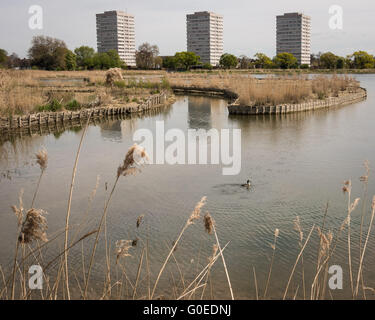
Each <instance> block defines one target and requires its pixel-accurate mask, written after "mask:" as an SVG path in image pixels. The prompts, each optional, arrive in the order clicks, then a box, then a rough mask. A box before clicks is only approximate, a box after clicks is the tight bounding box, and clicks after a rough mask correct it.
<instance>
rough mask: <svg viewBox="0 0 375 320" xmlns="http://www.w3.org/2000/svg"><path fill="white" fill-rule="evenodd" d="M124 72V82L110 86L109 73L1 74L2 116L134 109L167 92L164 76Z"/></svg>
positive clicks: (31, 72) (37, 71) (1, 71)
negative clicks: (97, 108) (113, 107)
mask: <svg viewBox="0 0 375 320" xmlns="http://www.w3.org/2000/svg"><path fill="white" fill-rule="evenodd" d="M121 72H122V74H123V76H124V80H123V81H117V82H116V85H114V86H108V85H106V83H105V79H106V71H61V72H54V71H39V70H0V116H13V115H24V114H29V113H35V112H40V111H57V109H58V110H63V109H66V110H76V109H79V108H88V107H91V106H93V105H95V106H98V105H101V106H106V105H111V104H123V105H135V104H138V103H140V102H142V101H145V100H146V99H147V98H148V97H149V96H150V95H151V94H155V93H157V92H160V90H161V89H166V88H168V84H167V83H165V81H163V79H164V73H162V72H152V71H151V72H141V71H121Z"/></svg>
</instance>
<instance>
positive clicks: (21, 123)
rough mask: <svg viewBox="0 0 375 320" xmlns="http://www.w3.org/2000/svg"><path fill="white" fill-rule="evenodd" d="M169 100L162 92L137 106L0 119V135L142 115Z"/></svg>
mask: <svg viewBox="0 0 375 320" xmlns="http://www.w3.org/2000/svg"><path fill="white" fill-rule="evenodd" d="M171 98H173V95H171V94H169V93H168V92H162V93H160V94H157V95H152V96H150V97H149V98H148V100H147V101H146V102H144V103H140V104H138V105H137V106H103V107H93V108H83V109H81V110H78V111H58V112H38V113H33V114H28V115H21V116H13V117H0V134H3V133H5V132H9V131H14V130H23V129H26V130H27V129H29V128H32V127H37V126H39V127H42V126H47V127H49V126H50V125H55V126H58V125H59V124H61V123H64V122H67V121H69V122H74V121H75V122H78V123H80V122H81V121H82V120H85V119H87V118H89V117H90V119H93V118H96V119H98V118H101V117H108V116H114V115H127V114H134V113H142V112H146V111H150V110H156V109H158V108H160V107H162V106H164V105H165V104H168V102H170V101H169V100H171Z"/></svg>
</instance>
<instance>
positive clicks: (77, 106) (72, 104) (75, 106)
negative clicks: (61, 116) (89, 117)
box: [65, 99, 81, 111]
mask: <svg viewBox="0 0 375 320" xmlns="http://www.w3.org/2000/svg"><path fill="white" fill-rule="evenodd" d="M65 109H67V110H71V111H74V110H79V109H81V104H80V103H79V102H78V101H77V100H75V99H73V100H72V101H70V102H69V103H68V104H67V105H66V106H65Z"/></svg>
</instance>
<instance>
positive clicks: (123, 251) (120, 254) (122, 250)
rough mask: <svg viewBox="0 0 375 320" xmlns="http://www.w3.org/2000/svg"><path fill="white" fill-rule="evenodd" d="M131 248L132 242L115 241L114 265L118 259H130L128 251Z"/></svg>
mask: <svg viewBox="0 0 375 320" xmlns="http://www.w3.org/2000/svg"><path fill="white" fill-rule="evenodd" d="M131 247H132V240H117V241H116V251H115V252H116V264H117V263H118V261H119V259H120V258H125V257H131V254H130V253H129V249H130V248H131Z"/></svg>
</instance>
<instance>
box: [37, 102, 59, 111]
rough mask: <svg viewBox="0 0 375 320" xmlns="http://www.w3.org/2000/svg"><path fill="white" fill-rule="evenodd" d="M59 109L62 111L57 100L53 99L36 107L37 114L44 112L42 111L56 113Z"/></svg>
mask: <svg viewBox="0 0 375 320" xmlns="http://www.w3.org/2000/svg"><path fill="white" fill-rule="evenodd" d="M61 109H62V105H61V102H60V101H58V100H57V99H53V100H52V101H51V102H49V103H47V104H45V105H42V106H38V107H37V110H38V111H39V112H44V111H52V112H56V111H59V110H61Z"/></svg>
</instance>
